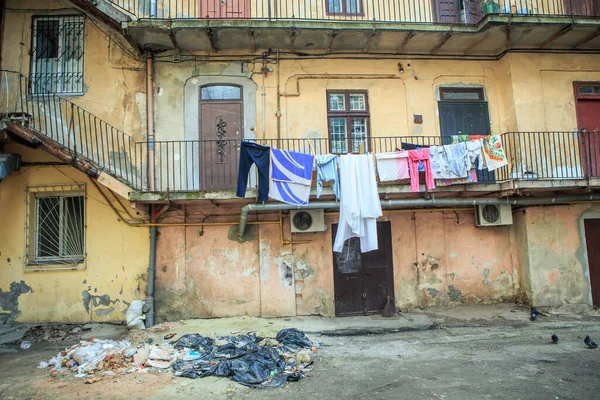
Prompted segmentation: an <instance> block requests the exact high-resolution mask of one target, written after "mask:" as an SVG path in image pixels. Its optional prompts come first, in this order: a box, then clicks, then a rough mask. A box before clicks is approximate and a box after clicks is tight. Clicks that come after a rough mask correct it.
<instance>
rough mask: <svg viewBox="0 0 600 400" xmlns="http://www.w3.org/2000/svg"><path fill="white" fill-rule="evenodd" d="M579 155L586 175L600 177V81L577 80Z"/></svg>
mask: <svg viewBox="0 0 600 400" xmlns="http://www.w3.org/2000/svg"><path fill="white" fill-rule="evenodd" d="M574 86H575V99H576V104H577V128H578V130H579V155H580V159H581V167H582V170H583V173H584V174H585V176H586V177H594V178H598V177H600V82H575V84H574Z"/></svg>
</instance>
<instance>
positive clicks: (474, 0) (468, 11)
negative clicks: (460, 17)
mask: <svg viewBox="0 0 600 400" xmlns="http://www.w3.org/2000/svg"><path fill="white" fill-rule="evenodd" d="M482 2H483V0H464V5H465V18H466V21H467V24H476V23H478V22H479V21H481V19H482V18H483V11H482V10H481V3H482Z"/></svg>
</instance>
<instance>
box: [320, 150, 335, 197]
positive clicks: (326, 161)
mask: <svg viewBox="0 0 600 400" xmlns="http://www.w3.org/2000/svg"><path fill="white" fill-rule="evenodd" d="M338 162H339V160H338V156H336V155H334V154H327V155H324V156H317V199H319V198H320V197H321V193H322V192H323V182H331V183H332V186H333V193H334V194H335V198H336V199H338V200H339V199H340V178H339V174H338Z"/></svg>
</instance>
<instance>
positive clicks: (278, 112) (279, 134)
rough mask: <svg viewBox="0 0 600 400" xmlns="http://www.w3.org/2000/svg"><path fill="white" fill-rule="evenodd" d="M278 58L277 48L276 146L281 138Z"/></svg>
mask: <svg viewBox="0 0 600 400" xmlns="http://www.w3.org/2000/svg"><path fill="white" fill-rule="evenodd" d="M280 62H281V61H280V60H279V50H277V112H276V113H275V116H276V117H277V146H279V139H281V71H280V69H281V67H280V65H279V64H280Z"/></svg>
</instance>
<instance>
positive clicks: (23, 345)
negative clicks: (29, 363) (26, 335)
mask: <svg viewBox="0 0 600 400" xmlns="http://www.w3.org/2000/svg"><path fill="white" fill-rule="evenodd" d="M30 347H31V342H28V341H24V342H21V350H27V349H28V348H30Z"/></svg>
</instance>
